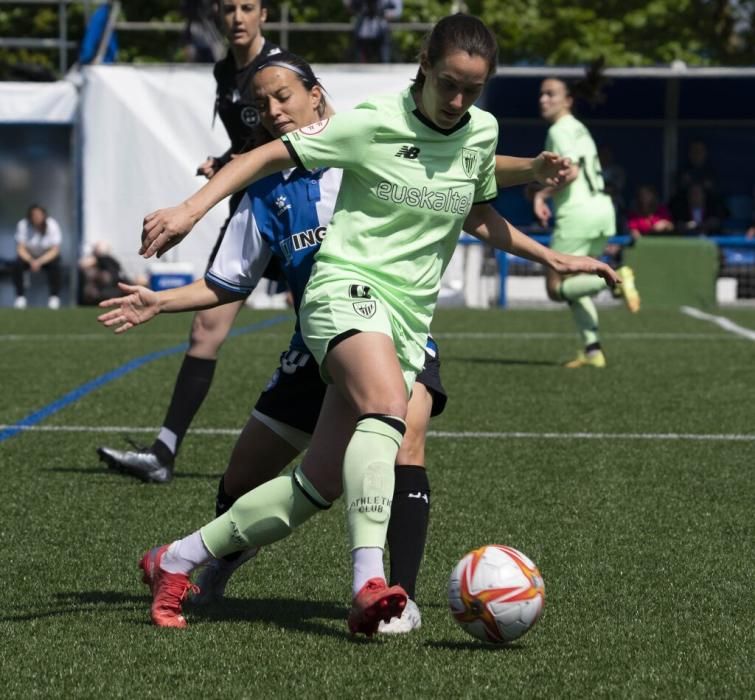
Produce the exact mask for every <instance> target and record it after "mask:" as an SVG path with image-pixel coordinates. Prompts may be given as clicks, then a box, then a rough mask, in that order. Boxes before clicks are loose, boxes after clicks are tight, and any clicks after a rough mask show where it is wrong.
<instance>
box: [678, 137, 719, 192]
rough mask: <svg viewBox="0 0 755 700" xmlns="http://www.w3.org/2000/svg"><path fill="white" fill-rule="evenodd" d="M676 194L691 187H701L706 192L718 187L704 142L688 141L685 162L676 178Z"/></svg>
mask: <svg viewBox="0 0 755 700" xmlns="http://www.w3.org/2000/svg"><path fill="white" fill-rule="evenodd" d="M676 180H677V181H676V190H677V192H686V191H687V189H688V188H689V187H690V186H691V185H702V186H703V188H704V189H705V190H706V191H707V192H715V191H716V188H717V186H718V179H717V177H716V171H715V169H714V168H713V166H712V165H711V163H710V162H709V160H708V147H707V146H706V145H705V142H704V141H690V144H689V147H688V148H687V162H686V163H685V164H684V166H683V167H682V169H681V170H680V171H679V173H678V175H677V178H676Z"/></svg>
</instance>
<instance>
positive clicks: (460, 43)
mask: <svg viewBox="0 0 755 700" xmlns="http://www.w3.org/2000/svg"><path fill="white" fill-rule="evenodd" d="M452 51H466V52H467V53H468V54H469V55H470V56H481V57H482V58H484V59H485V60H486V61H487V62H488V75H487V77H488V78H489V77H490V76H491V75H493V73H494V72H495V69H496V65H497V64H498V45H497V43H496V39H495V36H493V32H491V31H490V30H489V29H488V28H487V27H486V26H485V24H484V23H483V21H482V20H481V19H479V18H477V17H473V16H472V15H465V14H464V13H462V12H457V13H456V14H455V15H449V16H448V17H444V18H443V19H442V20H440V21H439V22H438V23H437V24H436V25H435V26H434V27H433V29H432V31H431V32H430V33H429V34H428V35H427V36H426V37H425V41H424V43H423V46H422V51H421V52H420V60H422V59H425V60H426V61H427V63H429V64H430V66H434V65H435V64H436V63H437V62H438V61H439V60H440V59H442V58H443V57H444V56H447V55H448V54H449V53H451V52H452ZM424 84H425V75H424V73H423V72H422V69H421V68H420V69H419V70H418V71H417V77H416V78H415V79H414V86H415V87H420V88H421V87H422V86H423V85H424Z"/></svg>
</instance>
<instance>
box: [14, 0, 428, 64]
mask: <svg viewBox="0 0 755 700" xmlns="http://www.w3.org/2000/svg"><path fill="white" fill-rule="evenodd" d="M106 3H107V0H0V5H14V6H16V7H18V6H19V5H51V6H56V7H57V9H58V36H57V37H49V38H31V37H0V48H8V49H24V48H26V49H50V50H56V49H57V51H58V69H59V71H60V73H61V74H64V73H65V72H66V71H67V70H68V52H69V50H70V51H75V50H76V48H77V47H78V45H79V42H78V41H74V40H72V39H69V32H68V7H69V5H74V4H75V5H83V7H84V18H85V20H86V19H88V18H89V15H90V14H91V12H92V10H93V8H94V7H96V6H99V5H104V4H106ZM114 4H116V3H114ZM432 26H433V24H432V22H391V29H392V30H393V31H405V32H427V31H429V30H430V29H431V28H432ZM110 29H111V31H112V30H114V31H118V32H169V33H181V32H184V31H185V30H186V23H185V22H129V21H128V20H120V21H119V20H115V21H114V22H113V23H112V25H111V26H110ZM265 29H266V30H267V31H271V32H277V33H278V34H279V41H278V43H279V44H280V46H281V47H283V48H284V49H287V48H289V41H290V36H289V35H290V34H291V33H296V32H351V31H352V30H353V29H354V25H353V23H351V22H313V23H296V22H293V21H291V12H290V6H289V4H288V3H287V2H283V3H281V4H280V20H279V21H277V22H266V23H265ZM108 39H109V35H106V36H103V40H102V42H101V47H102V46H105V45H106V44H107V40H108ZM101 53H102V52H98V54H100V58H101Z"/></svg>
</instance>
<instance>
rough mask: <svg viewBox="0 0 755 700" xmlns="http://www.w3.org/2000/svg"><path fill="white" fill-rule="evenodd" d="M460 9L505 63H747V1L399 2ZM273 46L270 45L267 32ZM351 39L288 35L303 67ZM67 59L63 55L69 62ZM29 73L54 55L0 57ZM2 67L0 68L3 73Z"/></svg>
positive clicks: (300, 11) (164, 39) (172, 12)
mask: <svg viewBox="0 0 755 700" xmlns="http://www.w3.org/2000/svg"><path fill="white" fill-rule="evenodd" d="M268 4H269V5H270V10H269V14H270V18H271V19H272V20H276V19H278V18H279V17H280V3H277V2H275V3H274V2H269V3H268ZM179 5H180V3H178V2H176V0H128V1H127V2H124V3H123V8H124V10H123V16H124V17H123V18H124V19H128V20H131V21H150V20H155V21H174V22H175V21H181V19H182V17H181V12H180V9H178V8H179ZM459 8H461V9H466V10H467V11H469V12H471V13H472V14H476V15H478V16H480V17H481V18H482V19H483V20H485V22H487V23H488V25H489V26H490V27H491V29H493V31H494V32H495V34H496V36H497V38H498V43H499V47H500V61H501V63H505V64H520V65H540V64H548V65H553V64H567V65H568V64H582V63H585V62H588V61H590V60H592V59H594V58H596V57H598V56H604V57H605V59H606V63H607V65H609V66H642V65H654V64H668V63H671V62H672V61H684V62H686V63H688V64H690V65H724V66H736V65H751V64H753V63H755V0H580V1H579V2H576V1H575V0H506V2H501V0H467V1H466V2H459V1H456V2H442V1H441V0H405V2H404V14H403V17H402V21H404V22H433V21H436V20H437V19H439V18H440V17H443V16H444V15H446V14H448V13H449V12H452V11H455V10H456V9H459ZM289 13H290V17H291V19H292V20H294V21H296V22H347V21H348V19H349V15H348V13H347V11H346V10H345V9H344V6H343V0H318V2H317V3H312V2H311V0H290V2H289ZM84 19H85V18H84V9H83V4H82V3H74V4H72V5H71V6H70V7H69V9H68V20H69V25H68V32H69V37H71V38H74V39H80V38H81V36H82V34H83V31H84V24H85V21H84ZM57 32H58V16H57V6H56V5H55V4H54V3H52V2H51V4H50V5H49V6H46V5H42V6H40V5H38V4H33V5H23V4H17V5H0V36H4V37H47V38H51V37H56V36H57ZM269 36H270V37H271V39H273V40H274V41H276V40H278V39H279V37H278V36H277V34H276V33H275V32H269ZM119 40H120V45H121V51H120V55H119V60H120V61H124V62H172V61H180V60H182V59H183V42H184V39H183V36H182V35H181V34H180V33H177V32H150V33H147V32H141V33H138V32H122V33H121V34H120V36H119ZM421 42H422V33H421V32H394V42H393V43H394V54H395V58H396V60H399V61H414V60H415V58H416V56H417V54H418V52H419V49H420V47H421ZM350 43H351V37H350V36H349V35H348V34H346V33H337V32H314V31H313V32H292V33H291V34H290V35H289V45H290V48H291V49H292V50H294V51H296V52H297V53H300V54H302V55H303V56H304V57H305V58H307V59H309V60H310V61H317V62H337V61H344V60H348V58H349V55H350V51H349V47H350ZM74 60H75V51H74V52H71V53H70V62H71V63H72V62H73V61H74ZM22 63H23V64H27V65H36V66H39V67H41V68H43V69H45V70H47V71H48V72H49V73H55V72H56V71H57V63H58V61H57V52H56V51H53V50H20V49H13V50H11V49H2V50H0V71H2V77H5V78H8V77H11V75H12V73H13V66H14V65H15V66H18V65H19V64H22ZM3 67H4V70H3Z"/></svg>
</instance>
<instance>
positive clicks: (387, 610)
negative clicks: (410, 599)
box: [349, 578, 407, 637]
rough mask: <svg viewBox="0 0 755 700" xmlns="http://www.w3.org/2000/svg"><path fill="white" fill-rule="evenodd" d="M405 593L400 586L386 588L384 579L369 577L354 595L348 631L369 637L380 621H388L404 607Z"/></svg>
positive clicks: (375, 630)
mask: <svg viewBox="0 0 755 700" xmlns="http://www.w3.org/2000/svg"><path fill="white" fill-rule="evenodd" d="M406 601H407V595H406V591H405V590H404V589H403V588H401V586H391V587H390V588H388V586H387V584H386V583H385V579H382V578H371V579H370V580H369V581H367V583H365V584H364V586H362V588H361V589H360V591H359V593H357V594H356V595H355V596H354V600H353V601H352V602H351V611H350V612H349V632H351V634H359V633H360V632H361V633H363V634H366V635H367V636H368V637H371V636H372V635H373V634H375V632H377V629H378V625H379V624H380V621H381V620H382V621H384V622H390V621H391V618H393V617H399V616H400V615H401V612H402V611H403V609H404V608H405V607H406Z"/></svg>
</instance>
